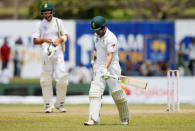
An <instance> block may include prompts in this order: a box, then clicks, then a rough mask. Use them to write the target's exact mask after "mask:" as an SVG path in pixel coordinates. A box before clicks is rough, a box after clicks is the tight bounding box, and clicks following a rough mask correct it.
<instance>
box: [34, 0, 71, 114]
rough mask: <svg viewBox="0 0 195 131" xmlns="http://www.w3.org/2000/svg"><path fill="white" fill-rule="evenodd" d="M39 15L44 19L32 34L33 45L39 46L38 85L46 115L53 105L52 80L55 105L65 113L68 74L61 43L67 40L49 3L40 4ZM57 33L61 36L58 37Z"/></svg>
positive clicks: (61, 24)
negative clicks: (40, 69)
mask: <svg viewBox="0 0 195 131" xmlns="http://www.w3.org/2000/svg"><path fill="white" fill-rule="evenodd" d="M41 14H42V16H43V17H44V19H43V20H42V21H41V22H40V23H38V24H37V26H36V28H35V31H34V32H33V41H34V44H35V45H41V47H42V52H41V57H42V73H41V77H40V84H41V88H42V94H43V99H44V107H45V112H46V113H51V112H53V107H54V104H53V102H52V98H53V88H52V80H53V79H55V80H56V104H55V107H56V109H58V110H59V111H60V112H66V109H65V108H64V101H65V97H66V90H67V85H68V78H67V77H68V74H67V73H66V71H65V62H64V52H63V51H62V46H61V43H64V42H65V41H66V40H67V39H68V35H67V32H66V31H65V30H64V26H63V21H62V20H61V19H58V18H56V17H53V15H54V7H53V5H52V4H51V3H48V2H47V3H44V4H42V8H41ZM59 32H60V33H61V34H62V36H59Z"/></svg>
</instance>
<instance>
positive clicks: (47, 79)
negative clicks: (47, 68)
mask: <svg viewBox="0 0 195 131" xmlns="http://www.w3.org/2000/svg"><path fill="white" fill-rule="evenodd" d="M40 84H41V87H42V88H43V87H48V86H51V85H52V76H51V74H49V73H47V72H42V73H41V78H40Z"/></svg>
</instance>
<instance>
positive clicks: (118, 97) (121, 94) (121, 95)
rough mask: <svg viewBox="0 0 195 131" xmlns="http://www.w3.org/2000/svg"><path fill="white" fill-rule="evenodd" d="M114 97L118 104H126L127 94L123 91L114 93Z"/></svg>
mask: <svg viewBox="0 0 195 131" xmlns="http://www.w3.org/2000/svg"><path fill="white" fill-rule="evenodd" d="M112 97H113V99H114V101H115V102H116V103H123V102H126V101H127V99H126V94H125V92H124V91H123V90H122V89H119V90H116V91H112Z"/></svg>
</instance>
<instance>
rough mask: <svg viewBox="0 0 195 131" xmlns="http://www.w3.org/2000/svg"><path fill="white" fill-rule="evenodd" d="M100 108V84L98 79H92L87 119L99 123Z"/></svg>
mask: <svg viewBox="0 0 195 131" xmlns="http://www.w3.org/2000/svg"><path fill="white" fill-rule="evenodd" d="M100 109H101V85H100V84H99V82H98V81H92V82H91V87H90V91H89V120H93V121H94V122H95V123H99V115H100Z"/></svg>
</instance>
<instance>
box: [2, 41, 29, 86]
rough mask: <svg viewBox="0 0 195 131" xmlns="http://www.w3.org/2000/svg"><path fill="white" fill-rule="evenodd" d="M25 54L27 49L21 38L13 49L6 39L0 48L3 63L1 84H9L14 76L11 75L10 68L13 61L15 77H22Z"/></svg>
mask: <svg viewBox="0 0 195 131" xmlns="http://www.w3.org/2000/svg"><path fill="white" fill-rule="evenodd" d="M24 53H25V49H24V46H23V41H22V39H21V38H20V37H19V38H18V39H17V40H16V41H15V45H14V48H11V47H10V46H9V43H8V40H7V38H6V37H5V38H4V42H3V44H2V46H1V47H0V60H1V63H2V64H1V70H0V83H5V84H6V83H9V79H10V78H11V76H12V74H11V73H10V71H9V67H8V66H9V63H10V62H11V61H12V62H13V65H14V71H13V72H14V73H13V76H14V77H21V68H22V66H23V63H24Z"/></svg>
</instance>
